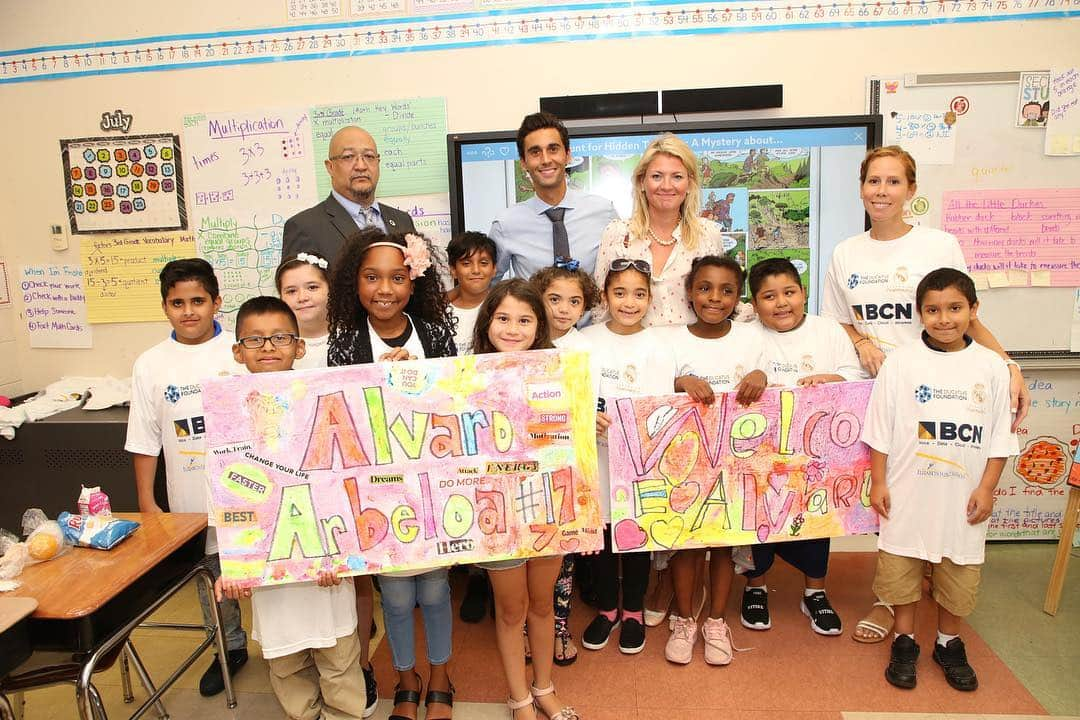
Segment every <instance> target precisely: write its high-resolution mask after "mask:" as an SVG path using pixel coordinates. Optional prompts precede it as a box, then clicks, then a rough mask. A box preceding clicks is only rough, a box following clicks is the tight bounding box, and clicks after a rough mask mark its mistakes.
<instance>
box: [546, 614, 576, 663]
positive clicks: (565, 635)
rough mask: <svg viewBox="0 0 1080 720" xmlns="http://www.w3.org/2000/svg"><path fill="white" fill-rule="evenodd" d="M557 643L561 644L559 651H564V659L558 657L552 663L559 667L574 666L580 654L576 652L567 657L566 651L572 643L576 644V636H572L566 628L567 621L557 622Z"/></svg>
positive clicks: (562, 653)
mask: <svg viewBox="0 0 1080 720" xmlns="http://www.w3.org/2000/svg"><path fill="white" fill-rule="evenodd" d="M555 642H557V643H558V644H559V649H560V650H561V651H562V652H561V653H560V654H561V655H562V657H559V656H558V655H556V656H555V657H553V658H552V659H551V661H552V662H553V663H555V664H556V665H558V666H559V667H566V666H568V665H573V664H574V662H575V661H576V660H577V656H578V653H576V652H575V653H574V654H573V655H570V656H567V654H566V651H567V650H568V649H569V647H570V643H572V642H574V636H573V635H571V634H570V628H568V627H567V626H566V621H565V620H563V621H562V622H560V621H558V620H556V621H555ZM575 649H576V647H575Z"/></svg>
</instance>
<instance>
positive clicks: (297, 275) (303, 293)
mask: <svg viewBox="0 0 1080 720" xmlns="http://www.w3.org/2000/svg"><path fill="white" fill-rule="evenodd" d="M329 265H330V264H329V263H328V262H327V261H326V258H322V257H319V256H318V255H316V254H315V253H307V252H302V253H298V254H296V255H294V256H293V257H287V258H285V259H284V260H282V261H281V264H280V265H278V269H277V272H276V273H274V284H275V285H276V286H277V291H278V297H280V298H281V299H282V300H284V301H285V303H286V304H287V305H288V306H289V307H290V308H292V311H293V313H295V314H296V322H297V323H298V324H299V326H300V337H302V338H304V344H305V346H306V347H307V352H306V353H305V354H304V357H303V358H301V359H298V360H297V361H296V363H295V364H294V366H293V367H295V368H296V369H297V370H306V369H308V368H322V367H326V340H327V337H328V336H329V325H328V323H327V319H326V299H327V298H328V297H329V296H330V276H329V275H328V274H327V268H328V267H329Z"/></svg>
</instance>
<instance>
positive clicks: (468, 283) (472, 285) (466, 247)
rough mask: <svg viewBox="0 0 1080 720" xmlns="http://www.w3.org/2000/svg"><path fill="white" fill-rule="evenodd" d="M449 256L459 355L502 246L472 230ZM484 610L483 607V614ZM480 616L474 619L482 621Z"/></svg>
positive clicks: (468, 347) (467, 351) (467, 345)
mask: <svg viewBox="0 0 1080 720" xmlns="http://www.w3.org/2000/svg"><path fill="white" fill-rule="evenodd" d="M446 257H447V260H448V261H449V265H450V275H451V276H452V277H453V278H454V287H453V288H452V289H451V290H450V291H449V292H447V293H446V299H447V300H448V301H449V307H450V312H451V313H453V314H454V318H456V319H457V326H456V327H455V328H454V346H455V347H456V348H457V351H458V355H471V354H472V336H473V327H474V326H475V325H476V316H477V314H478V313H479V312H480V306H481V305H482V304H483V303H484V298H486V297H487V294H488V291H489V290H490V289H491V279H492V278H494V277H495V264H496V261H497V258H498V249H497V248H496V247H495V241H494V240H492V239H491V238H489V237H488V236H487V235H485V234H484V233H482V232H474V231H472V230H470V231H468V232H463V233H461V234H460V235H458V236H456V237H454V238H453V239H452V240H451V241H450V244H449V245H447V246H446ZM483 615H484V611H483V609H482V608H481V610H480V617H483ZM480 617H478V618H476V619H475V620H471V622H478V621H479V619H480Z"/></svg>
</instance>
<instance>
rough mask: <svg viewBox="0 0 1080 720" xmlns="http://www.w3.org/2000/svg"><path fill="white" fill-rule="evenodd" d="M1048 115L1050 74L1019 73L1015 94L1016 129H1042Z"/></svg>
mask: <svg viewBox="0 0 1080 720" xmlns="http://www.w3.org/2000/svg"><path fill="white" fill-rule="evenodd" d="M1049 114H1050V73H1049V72H1022V73H1020V88H1019V91H1018V92H1017V94H1016V127H1024V128H1044V127H1046V118H1047V116H1048V115H1049Z"/></svg>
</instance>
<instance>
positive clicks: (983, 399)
mask: <svg viewBox="0 0 1080 720" xmlns="http://www.w3.org/2000/svg"><path fill="white" fill-rule="evenodd" d="M1011 421H1012V416H1011V413H1010V412H1009V368H1008V367H1007V366H1006V365H1005V361H1004V360H1002V359H1001V357H999V356H998V355H997V354H996V353H994V352H993V351H991V350H987V349H986V348H984V347H983V346H981V345H979V344H977V343H974V342H972V343H970V344H969V345H968V346H967V347H966V348H964V349H963V350H959V351H957V352H939V351H936V350H933V349H931V348H929V347H927V345H926V344H925V343H924V342H923V341H922V340H919V341H918V342H913V343H909V344H907V345H905V346H903V347H901V348H898V349H897V350H895V351H894V352H893V353H892V354H891V355H890V356H889V357H888V358H886V360H885V363H884V364H883V365H882V367H881V371H880V372H879V373H878V376H877V382H875V383H874V389H873V391H872V392H871V394H870V404H869V406H868V407H867V409H866V418H865V425H864V427H863V432H862V440H863V442H865V443H866V444H867V445H869V446H870V447H872V448H874V449H875V450H877V451H878V452H881V453H884V454H886V455H888V460H887V462H886V465H885V481H886V483H887V484H888V487H889V497H890V502H891V508H890V510H889V517H888V518H887V519H886V518H882V519H881V532H880V535H879V536H878V548H880V549H882V550H886V551H888V552H891V553H893V554H895V555H904V556H906V557H914V558H921V559H923V560H929V561H930V562H941V559H942V558H943V557H947V558H949V559H950V560H952V561H953V562H955V563H957V564H960V565H975V564H979V563H982V562H983V553H984V546H985V544H986V527H987V524H988V523H986V522H982V523H979V524H978V525H970V524H968V521H967V504H968V500H969V499H970V497H971V493H972V492H973V491H974V490H975V488H976V487H978V485H979V483H980V482H981V481H982V477H983V471H984V470H985V469H986V462H987V460H989V459H990V458H999V457H1008V456H1010V455H1015V454H1016V453H1017V452H1019V447H1018V444H1017V439H1016V435H1015V434H1013V433H1012V432H1010V429H1009V426H1010V424H1011Z"/></svg>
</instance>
